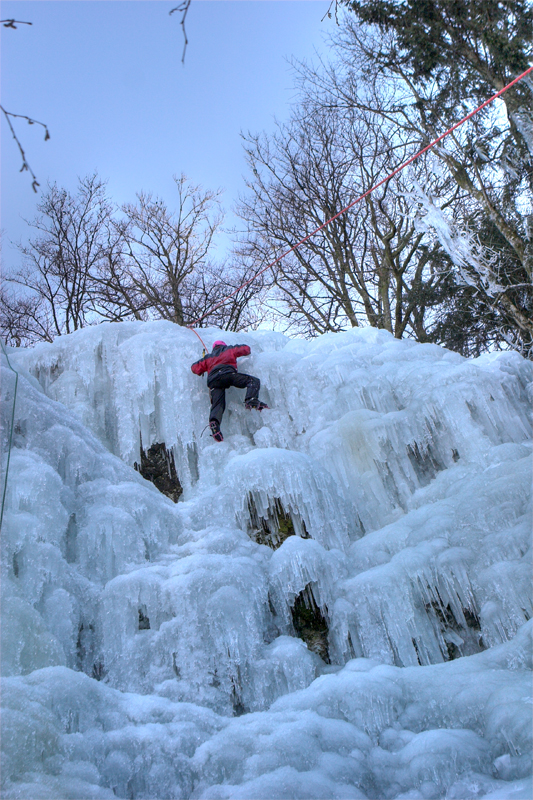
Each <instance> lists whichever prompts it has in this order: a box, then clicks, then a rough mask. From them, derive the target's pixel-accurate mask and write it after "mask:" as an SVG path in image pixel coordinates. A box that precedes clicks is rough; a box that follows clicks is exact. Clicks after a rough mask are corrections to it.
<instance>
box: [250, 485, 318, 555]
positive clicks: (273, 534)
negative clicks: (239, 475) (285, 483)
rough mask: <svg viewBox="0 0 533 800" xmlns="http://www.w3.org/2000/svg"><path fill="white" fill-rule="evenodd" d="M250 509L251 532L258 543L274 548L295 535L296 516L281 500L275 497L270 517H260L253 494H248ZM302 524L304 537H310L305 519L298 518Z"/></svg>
mask: <svg viewBox="0 0 533 800" xmlns="http://www.w3.org/2000/svg"><path fill="white" fill-rule="evenodd" d="M248 511H249V513H250V525H249V534H250V536H251V537H252V539H254V541H256V542H257V543H258V544H266V545H267V546H268V547H271V548H272V550H277V549H278V547H281V545H282V544H283V542H284V541H285V539H288V538H289V536H295V535H296V531H295V529H294V516H293V514H291V513H290V512H288V511H286V510H285V509H284V507H283V504H282V502H281V500H280V499H279V498H278V497H276V498H274V502H273V505H272V506H271V508H270V509H269V513H268V517H267V518H266V519H265V518H264V517H260V516H259V514H258V511H257V507H256V505H255V502H254V499H253V497H252V495H251V494H249V495H248ZM298 521H299V523H300V525H301V531H302V538H303V539H309V538H310V536H309V534H308V533H307V530H306V528H305V523H304V521H303V520H298Z"/></svg>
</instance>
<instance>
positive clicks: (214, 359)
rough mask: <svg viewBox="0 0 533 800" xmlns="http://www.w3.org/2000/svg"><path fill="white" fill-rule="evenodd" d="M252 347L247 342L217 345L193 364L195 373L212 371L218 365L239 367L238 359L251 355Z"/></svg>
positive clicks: (200, 373)
mask: <svg viewBox="0 0 533 800" xmlns="http://www.w3.org/2000/svg"><path fill="white" fill-rule="evenodd" d="M250 352H251V351H250V348H249V347H248V345H247V344H236V345H226V346H225V347H223V346H222V345H217V346H216V347H214V348H213V350H212V352H211V353H208V354H207V355H206V356H204V357H203V358H201V359H200V360H199V361H195V362H194V364H193V365H192V366H191V369H192V371H193V372H194V374H195V375H203V374H204V372H207V373H208V374H209V373H211V372H212V371H213V370H214V369H216V368H217V367H222V366H224V367H225V366H228V367H233V369H234V370H236V369H237V359H238V358H240V356H249V355H250Z"/></svg>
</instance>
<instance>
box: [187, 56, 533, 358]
mask: <svg viewBox="0 0 533 800" xmlns="http://www.w3.org/2000/svg"><path fill="white" fill-rule="evenodd" d="M531 72H533V66H531V67H529V69H526V70H525V72H522V74H521V75H518V76H517V77H516V78H514V80H512V81H511V82H510V83H508V84H507V86H504V87H503V89H500V90H499V91H498V92H496V93H495V94H493V95H492V97H489V99H488V100H485V102H484V103H482V104H481V105H480V106H478V107H477V108H475V109H474V110H473V111H471V112H470V113H469V114H467V115H466V117H463V118H462V119H461V120H459V122H456V123H455V125H453V126H452V127H451V128H448V130H447V131H445V132H444V133H442V134H441V135H440V136H438V137H437V138H436V139H434V140H433V141H432V142H430V143H429V144H428V145H426V146H425V147H423V148H422V150H419V151H418V153H415V155H414V156H411V158H409V159H408V160H407V161H404V162H403V164H400V166H399V167H396V169H395V170H393V171H392V172H391V173H390V174H389V175H387V176H386V177H385V178H383V179H382V180H381V181H379V183H376V184H374V186H371V187H370V189H367V190H366V192H363V194H360V195H359V197H356V198H355V200H352V202H351V203H350V204H349V205H347V206H346V208H343V209H342V210H341V211H339V212H337V214H335V215H334V216H333V217H331V218H330V219H328V220H326V222H323V223H322V225H319V226H318V228H316V229H315V230H314V231H312V232H311V233H310V234H308V235H307V236H305V237H304V238H303V239H300V241H299V242H297V243H296V244H295V245H293V246H292V247H290V248H289V249H288V250H287V251H286V252H285V253H282V255H280V256H278V257H277V258H276V259H274V261H272V262H271V263H270V264H267V266H266V267H263V269H261V270H260V271H259V272H258V273H257V275H254V277H253V278H250V279H249V280H247V281H245V282H244V283H243V284H241V286H238V287H237V289H234V291H233V292H231V293H230V294H228V295H227V296H226V297H224V298H223V299H222V300H221V301H220V302H219V303H217V304H216V305H215V306H213V308H210V309H209V310H208V311H206V312H205V314H202V316H201V317H198V318H197V319H195V320H193V321H192V322H191V323H190V325H187V327H188V328H189V329H190V330H192V331H193V333H195V334H196V336H198V334H197V333H196V331H195V330H194V327H193V326H194V325H196V324H197V323H198V322H201V321H202V320H203V319H205V318H206V317H207V316H209V314H212V313H213V311H216V310H217V308H220V306H222V305H224V303H225V302H226V300H229V299H230V298H232V297H233V295H234V294H237V292H240V290H241V289H243V288H244V287H245V286H248V285H249V284H250V283H252V282H253V281H255V280H256V279H257V278H258V277H259V276H260V275H262V274H263V273H264V272H266V271H267V270H269V269H271V268H272V267H274V266H275V265H276V264H277V263H278V262H279V261H281V260H282V259H283V258H285V257H286V256H288V255H289V253H292V252H293V250H296V248H298V247H300V245H302V244H304V242H307V240H308V239H310V238H311V237H312V236H314V235H315V233H318V232H319V231H321V230H322V229H323V228H325V227H326V225H329V224H330V223H331V222H333V221H334V220H336V219H337V217H340V216H341V214H344V213H345V212H346V211H348V210H349V209H350V208H353V206H355V205H356V204H357V203H359V202H360V201H361V200H364V198H365V197H368V195H369V194H371V193H372V192H374V191H375V190H376V189H379V187H380V186H383V184H384V183H387V182H388V181H390V180H391V178H394V176H395V175H398V173H399V172H401V171H402V170H403V169H405V168H406V167H408V166H409V164H412V163H413V161H415V160H416V159H417V158H419V157H420V156H421V155H423V154H424V153H427V151H428V150H431V148H432V147H435V145H436V144H438V143H439V142H441V141H442V140H443V139H445V138H446V136H449V135H450V133H453V132H454V131H455V130H457V128H459V127H460V126H461V125H464V123H465V122H468V120H469V119H471V118H472V117H473V116H474V115H475V114H477V113H478V112H479V111H481V110H482V109H484V108H485V107H486V106H488V105H489V104H490V103H492V102H493V101H494V100H496V99H497V98H498V97H501V95H502V94H504V92H506V91H507V90H508V89H510V88H511V86H514V85H515V83H518V82H519V81H521V80H522V78H525V77H526V75H529V74H530V73H531ZM198 338H199V339H200V336H198ZM200 341H201V342H202V340H201V339H200ZM202 344H204V343H203V342H202ZM204 348H205V344H204ZM204 354H205V353H204Z"/></svg>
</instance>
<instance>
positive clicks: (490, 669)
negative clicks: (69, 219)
mask: <svg viewBox="0 0 533 800" xmlns="http://www.w3.org/2000/svg"><path fill="white" fill-rule="evenodd" d="M201 333H202V337H203V338H204V340H205V341H206V343H207V344H208V345H210V344H211V343H212V341H213V340H215V339H218V338H224V339H226V340H227V339H230V343H236V344H237V343H246V344H249V345H250V346H251V348H252V356H251V357H249V358H247V359H242V360H241V361H240V370H241V371H247V372H250V373H251V374H255V375H258V376H259V377H260V378H261V381H262V389H261V397H262V399H264V400H266V402H267V403H268V404H269V405H270V406H271V409H270V410H268V411H265V412H263V413H262V414H259V412H249V411H246V410H245V409H244V407H243V403H242V399H243V398H242V392H239V391H238V390H234V389H232V390H229V391H228V393H227V411H226V414H225V416H224V420H223V424H222V428H223V431H224V435H225V441H224V442H223V443H222V444H217V443H214V442H213V440H212V439H211V438H210V437H209V436H208V432H207V431H205V432H203V434H202V431H203V429H204V428H205V425H206V423H207V418H208V408H209V406H208V393H207V388H206V385H205V379H199V378H198V377H197V376H195V375H193V374H192V373H191V371H190V364H191V363H192V361H194V360H196V359H198V358H199V357H201V350H200V348H199V346H198V340H197V338H196V337H195V336H194V334H193V333H191V332H190V331H187V330H184V329H181V328H179V327H177V326H175V325H172V324H170V323H165V322H158V323H124V324H120V325H118V324H117V325H113V324H109V325H107V324H106V325H101V326H98V327H95V328H90V329H86V330H84V331H80V332H78V333H77V334H73V335H71V336H68V337H60V338H59V339H58V340H56V341H55V342H54V343H53V344H52V345H47V344H43V345H39V346H36V347H35V348H33V349H31V350H26V351H11V352H10V358H11V362H12V364H13V366H14V367H15V368H16V369H18V370H19V371H20V373H21V375H20V378H19V387H18V394H17V403H16V407H15V415H14V420H15V422H14V429H13V438H14V442H13V445H14V446H13V449H12V451H11V464H10V472H9V476H8V483H7V493H6V506H5V514H4V524H3V531H2V534H3V538H2V548H3V550H2V592H3V601H2V614H3V621H4V625H3V639H2V661H3V674H4V675H5V676H10V677H7V678H6V680H5V688H4V690H3V691H4V697H5V698H7V706H6V707H7V708H8V709H9V713H8V714H7V715H6V717H5V718H4V722H3V725H4V735H3V741H4V742H5V743H6V748H7V749H6V755H5V757H4V758H5V761H4V765H7V767H6V766H4V772H3V775H4V781H5V786H4V796H6V797H23V796H28V797H29V796H31V797H35V798H38V797H41V796H42V797H45V796H46V797H58V798H59V797H66V796H69V797H80V798H84V797H116V796H118V797H124V798H126V797H135V798H137V797H138V798H144V797H146V798H158V797H160V798H168V797H176V798H177V797H184V798H185V797H198V798H199V797H206V798H207V797H213V798H215V797H220V798H222V797H224V798H226V797H227V798H230V797H235V798H237V797H242V798H255V797H257V798H259V797H272V798H285V797H287V798H288V797H294V798H302V799H304V798H308V797H309V798H310V797H317V798H319V797H320V798H326V797H327V798H329V797H368V798H370V797H372V798H378V797H379V798H381V797H383V798H385V797H386V798H389V797H391V798H393V797H398V798H400V797H407V796H409V797H410V798H418V797H420V798H434V797H444V796H446V797H450V798H457V800H459V798H463V797H464V798H467V797H483V796H487V797H488V796H489V794H490V793H491V792H496V793H498V792H500V791H504V790H506V791H509V792H511V791H512V792H513V795H512V796H513V797H517V798H520V797H526V796H527V797H529V795H528V794H527V792H528V791H529V793H531V792H530V788H528V786H530V784H529V785H528V784H527V783H524V781H525V780H526V776H527V775H528V774H529V771H530V766H528V763H529V762H528V752H529V751H528V747H529V749H530V745H529V744H528V742H529V739H528V736H529V730H530V722H531V704H530V701H529V702H528V701H527V697H528V696H529V694H530V693H529V690H528V689H527V688H526V685H528V684H526V683H523V684H522V683H521V682H522V681H526V682H527V680H528V678H527V677H526V675H527V673H526V669H527V668H528V666H527V663H526V662H527V659H526V658H525V652H526V650H527V646H528V645H527V641H528V635H530V634H529V633H528V631H529V630H530V627H529V624H527V625H526V622H527V620H528V619H529V617H530V616H531V605H532V599H531V580H530V566H531V545H530V538H531V499H530V482H531V440H530V400H531V378H532V375H531V365H530V364H528V363H527V362H525V361H524V360H523V359H521V358H520V357H519V356H517V355H516V354H512V353H506V354H498V355H490V356H484V357H482V358H479V359H476V360H466V359H463V358H462V357H460V356H458V355H457V354H453V353H451V352H449V351H446V350H444V349H442V348H438V347H435V346H430V345H417V344H415V343H413V342H409V341H398V340H395V339H394V338H393V337H391V336H390V335H389V334H387V333H386V332H384V331H377V330H371V329H366V330H362V331H358V330H354V331H350V332H348V333H344V334H335V335H326V336H323V337H320V338H319V339H317V340H314V341H312V342H305V341H302V340H289V339H286V338H285V337H283V336H281V335H280V334H276V333H267V332H256V333H249V334H239V335H233V334H228V333H222V332H221V331H218V330H206V331H202V332H201ZM2 379H3V380H2V391H3V395H4V402H3V404H2V413H3V427H2V435H3V445H4V454H5V448H6V444H7V441H8V439H9V434H10V431H11V428H10V420H11V410H12V399H13V387H14V374H13V372H12V371H10V370H8V369H3V370H2ZM528 392H529V395H528ZM141 441H142V446H143V447H144V448H145V449H146V448H147V447H148V446H149V445H150V444H152V443H156V442H164V443H165V444H166V446H167V448H172V451H173V454H174V458H175V462H176V468H177V471H178V476H179V479H180V481H181V483H182V485H183V486H184V490H185V491H184V494H183V495H182V497H181V498H180V501H179V502H178V503H177V504H174V503H172V502H171V500H169V499H168V498H166V497H164V496H163V495H162V494H160V493H159V492H158V491H157V489H155V487H154V486H153V485H152V484H150V483H149V482H147V481H145V480H144V479H143V478H141V477H140V476H139V474H138V473H136V472H135V471H134V470H133V469H132V465H133V462H134V461H138V460H139V448H140V443H141ZM4 463H5V462H4ZM265 542H266V543H268V544H269V545H270V546H267V544H265ZM313 615H314V616H313ZM317 620H318V621H319V623H320V625H318V624H317ZM306 626H307V627H306ZM313 626H314V627H313ZM318 628H320V630H318ZM302 631H303V632H302ZM319 640H320V641H319ZM321 656H322V657H321ZM324 659H325V660H324ZM450 687H451V688H450ZM453 687H455V688H453ZM454 692H455V694H457V697H458V698H459V697H460V698H462V699H463V700H464V703H461V702H459V700H457V702H455V701H454V702H450V696H451V695H450V693H452V694H453V693H454ZM132 693H133V694H132ZM453 696H455V695H453ZM32 730H33V731H35V732H36V733H32ZM502 731H503V732H502ZM39 737H40V738H39ZM24 742H25V743H26V744H24ZM39 742H40V743H41V744H39ZM288 743H289V744H288ZM20 748H22V750H25V751H27V755H25V756H24V757H21V756H17V753H18V752H21V750H20ZM39 753H40V755H39ZM43 753H44V754H45V755H43ZM36 787H41V788H40V789H39V788H36ZM28 792H29V794H28ZM39 792H40V793H39ZM24 793H26V795H25V794H24ZM494 796H495V797H496V796H497V795H494ZM502 796H503V795H502Z"/></svg>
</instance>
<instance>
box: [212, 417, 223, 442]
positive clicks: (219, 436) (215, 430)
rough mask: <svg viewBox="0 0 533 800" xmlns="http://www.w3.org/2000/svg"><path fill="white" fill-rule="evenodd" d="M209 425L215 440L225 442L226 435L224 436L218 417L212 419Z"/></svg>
mask: <svg viewBox="0 0 533 800" xmlns="http://www.w3.org/2000/svg"><path fill="white" fill-rule="evenodd" d="M209 427H210V428H211V436H212V437H213V439H214V440H215V442H223V441H224V437H223V436H222V431H221V430H220V425H219V424H218V422H217V421H216V419H212V420H211V422H210V423H209Z"/></svg>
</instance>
